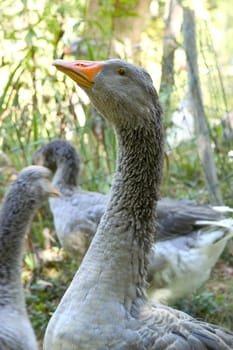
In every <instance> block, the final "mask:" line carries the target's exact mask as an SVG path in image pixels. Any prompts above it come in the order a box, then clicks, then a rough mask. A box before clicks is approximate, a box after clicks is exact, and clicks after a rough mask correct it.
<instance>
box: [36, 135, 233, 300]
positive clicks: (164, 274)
mask: <svg viewBox="0 0 233 350" xmlns="http://www.w3.org/2000/svg"><path fill="white" fill-rule="evenodd" d="M33 162H34V163H35V164H41V165H44V166H46V167H48V168H49V169H51V171H52V172H53V174H54V179H53V183H54V185H55V186H56V187H57V188H58V189H59V192H60V193H61V194H62V195H61V196H60V197H59V198H50V199H49V203H50V208H51V211H52V214H53V218H54V224H55V230H56V233H57V236H58V238H59V241H60V243H61V245H62V246H63V248H64V249H65V250H66V251H67V252H68V253H70V254H71V255H72V256H73V258H74V259H75V260H76V261H79V260H80V259H82V258H83V255H84V254H85V252H86V250H87V248H88V247H89V245H90V242H91V240H92V238H93V236H94V234H95V233H96V231H97V227H98V225H99V222H100V219H101V217H102V215H103V213H104V211H105V208H106V204H107V200H108V196H107V195H103V194H101V193H98V192H91V191H84V190H82V189H80V188H79V187H78V184H79V170H80V159H79V156H78V154H77V152H76V149H75V148H74V147H73V146H72V145H71V143H69V142H68V141H65V140H54V141H51V142H49V143H47V144H45V145H43V146H41V147H40V148H39V149H37V150H36V152H35V153H34V155H33ZM218 209H219V208H218ZM221 209H223V210H227V208H225V207H221ZM203 220H204V221H208V222H209V224H208V225H206V224H205V225H204V221H203ZM197 221H198V222H199V224H197ZM201 223H202V224H201ZM221 225H222V226H221ZM232 235H233V221H232V219H223V216H222V215H221V214H220V213H219V212H218V211H216V210H214V209H213V208H212V207H210V206H208V205H200V204H199V205H198V204H196V203H195V202H194V201H190V200H176V199H171V198H162V199H159V200H158V204H157V231H156V239H155V238H154V241H153V244H152V248H151V252H150V255H149V266H148V272H149V275H148V278H147V281H148V282H149V283H148V285H149V289H148V293H149V297H150V299H152V300H156V301H160V302H163V303H166V304H171V303H173V302H175V301H177V299H180V298H181V297H184V296H187V295H189V294H190V293H192V292H193V291H195V290H196V289H197V288H199V287H200V286H201V285H202V284H203V283H204V282H205V281H206V280H207V279H208V278H209V276H210V273H211V270H212V268H213V266H214V265H215V264H216V262H217V260H218V258H219V256H220V255H221V253H222V251H223V249H224V247H225V245H226V243H227V241H228V239H229V238H230V237H232Z"/></svg>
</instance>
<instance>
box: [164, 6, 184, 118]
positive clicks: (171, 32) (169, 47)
mask: <svg viewBox="0 0 233 350" xmlns="http://www.w3.org/2000/svg"><path fill="white" fill-rule="evenodd" d="M181 15H182V9H181V6H180V4H179V1H178V0H167V3H166V8H165V15H164V22H165V30H164V37H163V57H162V76H161V84H160V89H159V96H160V99H161V101H162V104H163V110H164V116H165V124H168V123H169V121H170V117H169V116H170V100H171V94H172V92H173V86H174V56H175V51H176V49H177V47H178V45H177V37H178V34H179V32H180V29H181V20H182V16H181Z"/></svg>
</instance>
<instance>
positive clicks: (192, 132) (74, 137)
mask: <svg viewBox="0 0 233 350" xmlns="http://www.w3.org/2000/svg"><path fill="white" fill-rule="evenodd" d="M187 9H188V10H190V9H192V10H193V11H194V12H193V13H194V15H195V19H194V20H195V28H194V29H195V33H194V34H195V36H194V38H193V39H194V40H195V43H196V49H197V61H196V62H197V63H198V71H199V77H198V78H199V81H200V87H201V99H202V103H203V108H204V120H205V123H206V125H207V128H206V129H205V132H203V134H201V133H200V132H198V130H197V127H196V124H195V123H196V117H195V106H194V105H193V104H192V103H193V101H192V96H190V86H189V83H190V75H189V74H190V69H189V68H190V62H189V60H188V57H187V45H185V42H184V39H185V30H187V26H186V29H185V26H184V25H183V26H182V23H183V21H184V20H185V17H184V14H185V10H187ZM0 12H1V22H0V28H1V30H0V40H1V51H0V65H1V79H0V148H1V154H0V195H1V198H2V197H3V195H4V193H5V190H6V188H7V186H8V184H9V183H10V181H12V179H14V177H15V176H16V175H17V171H18V170H20V169H21V168H23V167H24V166H26V165H28V164H30V163H31V156H32V154H33V152H34V151H35V150H36V148H37V147H39V146H40V145H41V144H43V143H45V142H48V141H50V140H53V139H55V138H64V139H67V140H69V141H70V142H72V143H73V144H74V145H75V146H76V147H77V150H78V151H79V153H80V156H81V159H82V174H81V179H80V185H81V186H82V187H83V188H85V189H88V190H95V191H100V192H104V193H107V192H108V191H109V188H110V184H111V179H112V176H113V173H114V168H115V158H116V144H115V138H114V133H113V131H112V129H111V126H110V125H108V124H107V122H106V121H104V120H103V119H102V117H101V116H99V115H98V114H97V113H96V112H94V111H93V110H92V109H91V108H90V105H89V102H88V100H87V98H86V97H85V96H84V95H83V94H82V93H81V92H80V91H79V90H78V92H77V87H75V85H74V83H73V82H72V81H71V80H70V79H69V78H68V79H67V78H66V77H65V76H64V74H61V73H59V72H57V71H56V70H55V68H54V67H53V66H52V62H53V60H54V59H55V58H65V59H70V58H72V59H74V58H79V59H82V58H83V59H92V60H99V59H107V58H111V57H121V58H124V59H127V60H129V61H131V62H134V63H136V64H141V65H143V66H144V67H145V68H146V69H147V70H148V71H149V72H150V73H151V75H152V78H153V80H154V84H155V86H156V88H157V90H158V91H159V94H160V98H161V101H162V103H163V107H164V112H165V113H164V114H165V115H164V126H165V130H166V137H167V139H166V162H165V169H164V181H163V188H162V195H163V196H170V197H176V198H191V199H195V200H196V201H198V202H201V203H209V202H212V203H220V202H222V203H225V204H226V205H229V206H232V207H233V199H232V181H233V158H232V157H233V133H232V127H233V100H232V93H233V56H232V52H233V41H232V37H233V26H232V23H233V12H232V4H231V2H230V1H226V0H218V1H217V0H196V1H193V2H192V1H191V0H190V1H188V0H187V1H185V0H183V1H178V0H177V1H175V0H102V1H97V0H95V1H94V0H92V1H88V0H79V1H78V0H70V1H69V2H64V1H60V0H56V1H48V0H2V1H1V2H0ZM188 27H189V25H188ZM186 34H187V33H186ZM76 39H78V40H76ZM68 56H72V57H68ZM191 60H194V63H195V52H194V51H193V57H191ZM203 135H204V137H205V136H206V135H207V136H208V140H209V149H210V152H211V154H212V156H213V169H210V170H211V171H212V170H213V171H214V172H215V173H216V179H217V182H216V183H214V185H213V184H210V183H208V182H207V181H206V173H205V164H203V160H202V155H201V154H200V149H199V146H198V145H199V142H200V140H202V137H203ZM216 189H217V190H218V196H217V197H215V195H214V194H215V190H216ZM27 243H28V244H27V245H28V246H27V250H26V254H25V264H24V273H23V276H22V277H23V280H24V283H25V293H26V295H27V303H28V310H29V314H30V317H31V319H32V322H33V326H34V328H35V330H36V333H37V336H38V339H39V341H41V339H42V338H43V334H44V330H45V328H46V325H47V322H48V319H49V318H50V316H51V314H52V312H53V310H54V309H55V308H56V305H57V303H58V301H59V300H60V298H61V296H62V295H63V293H64V291H65V290H66V288H67V286H68V284H69V282H70V280H71V279H72V276H73V275H74V273H75V271H76V269H77V267H78V264H79V262H77V261H72V260H71V259H70V258H69V257H68V256H66V255H65V253H64V252H63V251H62V250H61V249H60V247H59V244H58V241H57V239H56V236H55V233H54V228H53V222H52V217H51V214H50V212H49V208H48V205H47V204H44V206H43V207H42V209H41V210H40V212H39V213H38V215H37V216H36V218H35V221H34V223H33V226H32V229H31V233H30V236H29V238H28V242H27ZM232 261H233V248H232V246H231V244H229V247H228V248H227V249H226V252H225V253H224V255H223V257H222V258H221V261H220V262H219V263H218V265H217V267H216V269H215V270H214V272H213V276H212V278H211V280H210V281H209V283H208V284H207V285H206V286H204V287H203V288H202V289H201V290H200V291H198V293H195V294H193V295H191V296H190V298H187V299H186V300H183V301H182V302H181V303H179V305H178V306H179V307H180V308H182V309H184V310H185V311H188V312H190V313H192V314H193V315H194V316H195V317H198V318H202V319H204V320H207V321H210V322H215V323H219V324H222V325H225V326H227V327H229V328H233V316H232V315H233V313H232V308H233V281H232V278H231V277H232V276H233V267H232Z"/></svg>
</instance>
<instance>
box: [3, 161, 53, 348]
mask: <svg viewBox="0 0 233 350" xmlns="http://www.w3.org/2000/svg"><path fill="white" fill-rule="evenodd" d="M50 177H51V173H50V171H49V169H46V168H44V167H41V166H31V167H27V168H25V169H24V170H22V171H21V172H20V174H19V175H18V178H17V179H16V180H15V181H14V183H13V184H12V185H11V187H10V188H9V191H8V193H7V194H6V196H5V199H4V202H3V205H2V208H1V213H0V349H1V350H37V349H38V348H37V343H36V338H35V335H34V332H33V329H32V326H31V324H30V321H29V318H28V315H27V311H26V307H25V300H24V294H23V286H22V283H21V270H22V257H23V250H24V249H23V248H24V243H25V236H26V233H27V229H28V226H29V224H30V223H31V220H32V217H33V214H34V213H35V210H36V209H37V208H38V206H39V204H40V203H41V201H42V200H43V199H47V198H48V196H49V195H56V194H57V193H58V192H56V190H55V188H54V186H53V185H52V183H51V182H50V180H49V179H50Z"/></svg>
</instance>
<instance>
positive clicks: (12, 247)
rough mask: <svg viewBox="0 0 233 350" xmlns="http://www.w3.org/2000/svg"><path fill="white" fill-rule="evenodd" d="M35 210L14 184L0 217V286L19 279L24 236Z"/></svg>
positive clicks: (28, 197) (33, 201)
mask: <svg viewBox="0 0 233 350" xmlns="http://www.w3.org/2000/svg"><path fill="white" fill-rule="evenodd" d="M35 209H36V203H35V200H34V198H30V196H28V195H27V193H25V192H24V191H21V190H20V189H19V188H17V186H16V187H15V188H14V184H13V185H12V188H11V190H10V192H9V193H8V194H7V196H6V198H5V201H4V204H3V207H2V210H1V217H0V284H1V285H5V284H6V285H7V284H8V283H12V284H14V283H18V282H19V281H20V279H21V268H22V256H23V251H24V245H25V236H26V233H27V230H28V227H29V225H30V223H31V220H32V218H33V214H34V212H35Z"/></svg>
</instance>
